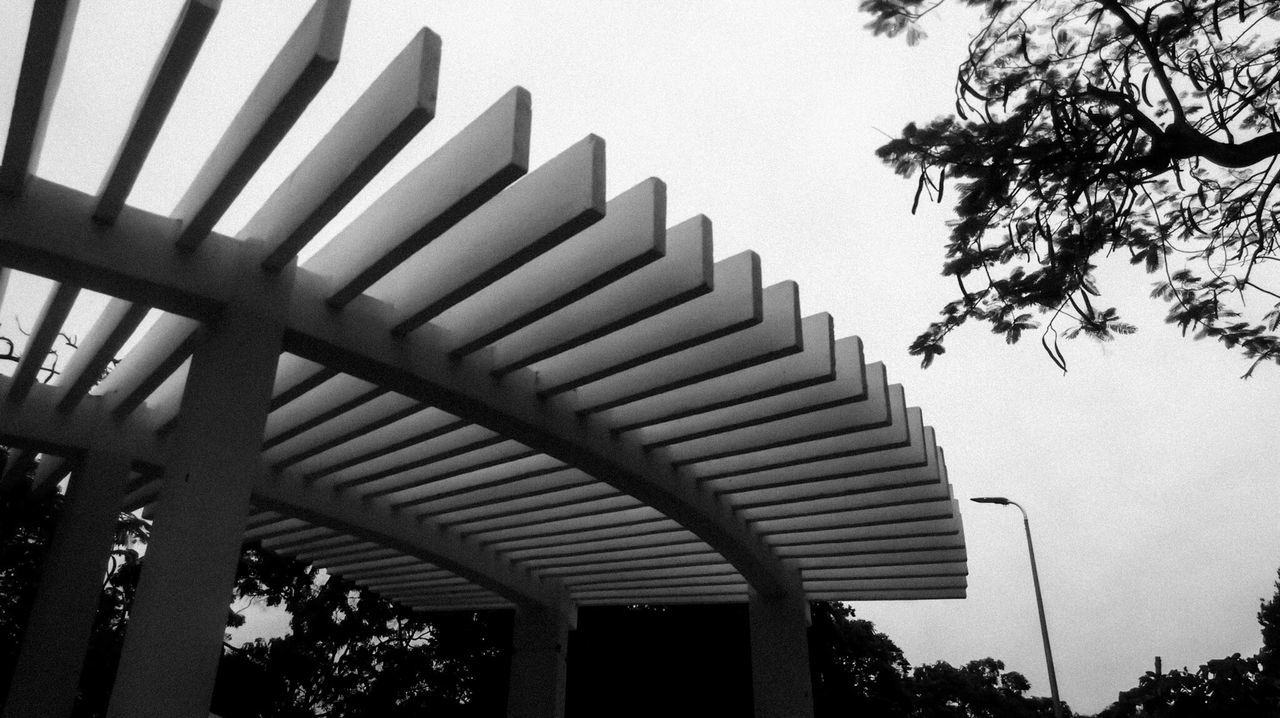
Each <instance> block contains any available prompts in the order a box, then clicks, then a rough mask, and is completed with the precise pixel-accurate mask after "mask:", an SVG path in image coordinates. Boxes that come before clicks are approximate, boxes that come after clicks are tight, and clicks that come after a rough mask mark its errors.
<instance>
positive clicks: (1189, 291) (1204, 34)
mask: <svg viewBox="0 0 1280 718" xmlns="http://www.w3.org/2000/svg"><path fill="white" fill-rule="evenodd" d="M965 2H966V4H968V5H971V6H974V7H977V8H979V9H981V10H982V11H983V13H984V15H985V24H984V25H983V27H982V29H981V30H980V32H979V33H978V34H977V35H976V36H975V37H974V38H973V40H972V41H971V43H970V45H969V53H968V57H967V58H966V59H965V60H964V61H963V62H962V63H961V64H960V66H959V69H958V71H957V74H956V100H955V114H954V115H951V116H946V117H941V118H938V119H935V120H933V121H931V122H929V123H927V124H924V125H918V124H916V123H912V124H909V125H907V126H906V128H905V129H903V131H902V135H901V136H900V137H898V138H897V139H894V140H892V141H891V142H889V143H887V144H885V145H884V146H883V147H881V148H880V149H879V150H877V155H878V156H879V157H880V158H881V159H882V160H883V161H884V162H885V163H887V164H888V165H890V166H892V167H893V168H894V170H895V171H896V172H897V173H898V174H900V175H903V176H905V177H914V178H915V179H916V182H917V185H916V200H915V202H916V204H917V205H918V203H919V201H920V198H921V196H922V195H924V196H926V197H928V198H931V199H934V200H936V201H941V200H942V199H943V196H944V191H945V190H946V189H947V187H946V185H947V184H948V183H952V184H953V185H956V190H958V191H955V192H954V194H955V195H957V197H958V198H957V199H956V204H955V213H956V217H955V219H954V221H953V222H952V223H951V234H950V237H949V239H948V242H947V255H946V262H945V264H944V266H943V274H944V275H948V276H953V277H955V278H956V281H957V284H958V286H959V296H958V297H957V298H956V299H955V300H954V301H952V302H950V303H948V304H947V305H945V306H944V307H943V310H942V312H941V318H940V319H939V320H938V321H936V322H934V323H933V324H931V325H930V326H929V328H928V329H927V330H926V331H925V332H924V333H922V334H921V335H920V336H919V337H917V338H916V340H915V342H914V343H913V344H912V345H911V353H912V354H914V355H919V356H920V357H921V358H922V362H923V364H924V365H925V366H928V365H929V364H930V363H931V362H932V361H933V360H934V358H936V357H937V356H938V355H939V354H942V353H943V351H944V349H943V340H944V339H945V338H946V336H947V334H949V333H950V332H951V331H952V330H954V329H955V328H957V327H959V326H960V325H961V324H964V323H965V322H966V321H968V320H969V319H975V320H979V321H982V322H987V323H988V324H989V325H990V326H991V329H992V331H994V332H996V333H998V334H1002V335H1004V337H1005V339H1006V340H1007V341H1008V342H1009V343H1014V342H1016V341H1018V340H1019V339H1020V338H1021V337H1022V335H1023V334H1024V333H1025V332H1026V331H1027V330H1029V329H1039V328H1041V326H1043V330H1042V333H1041V342H1042V344H1043V346H1044V348H1045V351H1046V352H1048V353H1049V355H1050V357H1051V358H1052V359H1053V361H1054V362H1055V363H1056V364H1058V365H1059V366H1060V367H1061V368H1062V369H1063V370H1065V369H1066V360H1065V358H1064V357H1063V354H1062V352H1061V351H1060V349H1059V347H1058V339H1059V337H1064V338H1071V337H1074V336H1077V335H1079V334H1085V335H1087V336H1090V337H1093V338H1096V339H1100V340H1104V341H1105V340H1110V339H1112V338H1114V336H1115V335H1117V334H1130V333H1132V332H1134V331H1135V328H1134V327H1133V326H1132V325H1130V324H1128V323H1126V322H1124V321H1123V320H1122V318H1121V315H1120V312H1119V311H1118V310H1117V309H1116V308H1114V307H1107V306H1105V304H1104V303H1103V302H1102V300H1101V297H1100V293H1099V291H1098V287H1097V285H1096V283H1095V280H1094V273H1095V269H1096V267H1097V264H1098V262H1099V261H1101V259H1102V258H1105V257H1108V256H1110V255H1113V254H1118V255H1120V256H1121V257H1125V258H1127V259H1128V260H1129V261H1130V262H1131V263H1132V264H1134V265H1138V266H1141V267H1142V268H1143V269H1145V270H1146V271H1147V272H1148V273H1150V274H1152V275H1154V277H1155V278H1156V281H1155V283H1154V285H1155V286H1154V289H1153V291H1152V292H1151V296H1152V298H1154V299H1158V300H1163V301H1165V302H1167V303H1168V317H1167V321H1168V322H1170V323H1172V324H1176V325H1177V326H1179V327H1180V328H1181V329H1182V331H1183V333H1184V334H1187V333H1191V334H1192V335H1193V336H1195V337H1196V338H1201V337H1210V338H1213V339H1216V340H1218V341H1219V342H1221V343H1222V344H1223V345H1224V346H1226V347H1227V348H1229V349H1233V350H1237V351H1240V352H1242V353H1243V355H1244V356H1245V357H1246V358H1248V359H1249V360H1251V364H1250V366H1249V369H1248V371H1247V372H1246V374H1245V376H1248V375H1249V374H1251V373H1252V372H1253V371H1254V369H1256V368H1257V367H1258V366H1259V365H1260V364H1262V363H1264V362H1269V361H1271V362H1277V363H1280V337H1278V336H1277V327H1278V326H1280V301H1277V300H1280V293H1278V292H1280V288H1277V286H1276V285H1277V284H1280V282H1278V281H1277V280H1280V269H1278V268H1277V260H1278V259H1280V257H1278V256H1277V237H1278V232H1280V191H1277V185H1280V162H1278V161H1277V160H1278V158H1280V109H1278V103H1277V100H1278V99H1280V0H1261V1H1259V0H1230V2H1227V1H1225V0H1209V1H1207V2H1199V1H1197V0H1186V1H1183V0H1155V1H1152V0H1099V1H1097V2H1072V1H1069V0H965ZM940 4H941V0H937V1H936V2H933V3H930V4H926V3H925V2H924V1H923V0H864V2H863V4H862V8H863V10H865V11H866V12H868V13H870V14H871V15H872V17H873V19H872V21H871V22H870V23H869V27H870V28H871V29H872V30H873V31H874V32H875V33H876V34H887V35H898V34H902V33H905V34H907V36H908V40H909V41H915V40H918V39H919V38H920V37H922V32H921V31H920V29H919V24H920V22H921V20H922V18H924V16H926V15H927V14H929V13H930V12H932V11H933V10H934V9H935V8H937V7H938V6H939V5H940ZM913 211H914V207H913ZM1037 319H1039V320H1041V321H1043V324H1042V323H1041V321H1038V320H1037Z"/></svg>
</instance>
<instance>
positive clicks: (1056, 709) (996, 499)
mask: <svg viewBox="0 0 1280 718" xmlns="http://www.w3.org/2000/svg"><path fill="white" fill-rule="evenodd" d="M970 500H971V501H976V502H978V503H980V504H999V505H1001V506H1017V507H1018V510H1019V511H1021V512H1022V526H1023V528H1025V529H1026V530H1027V555H1029V556H1030V557H1031V582H1032V583H1033V584H1034V585H1035V587H1036V608H1037V609H1039V610H1040V637H1041V638H1043V639H1044V662H1045V664H1046V665H1047V666H1048V668H1049V692H1050V694H1051V696H1052V698H1053V718H1062V703H1061V702H1060V701H1059V700H1058V676H1057V675H1056V674H1055V673H1054V671H1053V650H1052V649H1050V648H1049V625H1048V624H1047V623H1045V620H1044V599H1043V598H1041V596H1040V574H1039V572H1037V571H1036V549H1035V547H1034V546H1032V545H1031V521H1030V520H1028V519H1027V510H1026V509H1024V508H1022V506H1021V505H1020V504H1018V503H1017V502H1016V501H1010V500H1009V499H1006V498H1004V497H1003V496H980V497H978V498H975V499H970Z"/></svg>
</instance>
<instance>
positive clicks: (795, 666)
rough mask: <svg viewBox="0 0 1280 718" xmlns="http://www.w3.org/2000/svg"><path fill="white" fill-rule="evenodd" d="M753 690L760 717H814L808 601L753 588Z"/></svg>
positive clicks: (757, 716)
mask: <svg viewBox="0 0 1280 718" xmlns="http://www.w3.org/2000/svg"><path fill="white" fill-rule="evenodd" d="M750 593H751V596H750V607H749V608H750V611H749V613H750V621H751V688H752V692H753V695H754V698H755V714H756V718H813V679H812V677H811V675H810V673H809V604H808V603H807V602H806V601H805V599H804V597H803V596H798V597H797V596H782V597H778V598H766V597H764V596H761V595H759V594H757V593H756V592H755V591H751V592H750Z"/></svg>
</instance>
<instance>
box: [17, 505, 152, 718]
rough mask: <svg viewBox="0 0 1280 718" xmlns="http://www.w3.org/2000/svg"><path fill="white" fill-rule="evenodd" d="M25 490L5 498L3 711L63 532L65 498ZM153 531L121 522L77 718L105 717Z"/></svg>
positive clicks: (130, 519)
mask: <svg viewBox="0 0 1280 718" xmlns="http://www.w3.org/2000/svg"><path fill="white" fill-rule="evenodd" d="M25 488H26V487H19V489H18V490H13V491H9V492H5V493H3V494H0V526H3V527H4V528H5V532H4V533H3V534H0V705H3V704H4V700H5V697H6V695H7V693H8V690H9V680H10V677H11V676H12V674H13V670H14V667H15V665H16V663H17V658H18V650H19V648H20V647H21V639H22V633H23V630H24V629H25V627H26V622H27V616H28V614H29V613H30V611H31V606H32V603H33V601H34V599H35V595H36V589H37V586H38V585H39V580H40V571H41V567H42V563H43V560H44V556H45V553H46V552H47V550H48V546H49V541H50V539H51V538H52V535H53V532H54V531H55V530H56V527H57V519H58V516H59V514H60V513H61V510H62V502H63V495H62V494H61V493H59V492H57V491H52V492H48V493H47V494H42V495H39V496H32V495H31V494H30V493H27V492H26V491H25V490H24V489H25ZM148 534H149V528H148V526H147V524H146V523H145V522H143V521H142V520H141V519H138V518H137V517H135V516H133V515H132V514H126V513H122V514H120V515H119V518H118V520H117V522H116V540H115V547H114V548H113V549H112V551H111V555H110V559H109V561H110V563H109V565H107V566H106V567H104V568H105V569H106V571H105V574H104V578H103V587H102V594H101V596H100V598H99V600H98V611H97V614H96V615H95V617H94V623H93V628H92V629H91V632H90V638H89V647H88V656H87V659H86V661H85V667H84V670H83V672H82V673H81V676H80V685H79V687H78V694H77V698H76V706H75V715H76V716H77V717H78V718H81V717H83V718H91V717H93V716H101V715H105V713H106V709H107V700H108V699H109V698H110V695H111V686H112V685H113V684H114V681H115V672H116V667H117V665H118V663H119V659H120V646H121V645H122V643H123V641H124V628H125V624H126V621H127V620H128V615H129V606H130V605H131V604H132V602H133V595H134V591H135V589H136V588H137V585H138V576H139V571H140V570H141V564H140V557H139V553H138V550H137V548H136V547H137V545H138V544H139V543H145V542H146V540H147V537H148Z"/></svg>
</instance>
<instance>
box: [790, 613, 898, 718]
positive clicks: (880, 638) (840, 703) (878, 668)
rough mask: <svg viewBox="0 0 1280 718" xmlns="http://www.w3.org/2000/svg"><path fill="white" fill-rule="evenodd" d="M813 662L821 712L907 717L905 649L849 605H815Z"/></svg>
mask: <svg viewBox="0 0 1280 718" xmlns="http://www.w3.org/2000/svg"><path fill="white" fill-rule="evenodd" d="M810 614H811V616H812V625H811V627H810V629H809V666H810V669H811V671H812V674H813V703H814V711H815V713H816V714H817V715H818V716H839V715H856V716H866V718H878V717H879V716H885V717H886V718H887V717H889V716H903V715H907V714H908V713H909V712H910V710H911V706H912V686H910V685H909V674H908V669H909V668H910V665H909V664H908V663H907V659H906V658H905V657H904V656H903V655H902V651H901V650H900V649H899V648H898V646H897V645H896V644H894V642H893V640H892V639H890V638H889V637H888V636H886V635H884V634H883V633H880V632H879V631H877V630H876V627H875V625H874V624H872V623H871V622H870V621H867V620H863V619H860V618H856V617H855V616H854V611H853V609H852V608H850V607H849V606H846V605H843V604H839V603H831V602H827V601H817V602H814V603H811V604H810Z"/></svg>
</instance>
